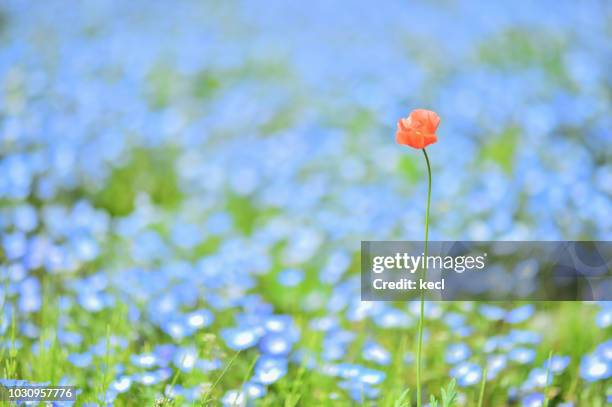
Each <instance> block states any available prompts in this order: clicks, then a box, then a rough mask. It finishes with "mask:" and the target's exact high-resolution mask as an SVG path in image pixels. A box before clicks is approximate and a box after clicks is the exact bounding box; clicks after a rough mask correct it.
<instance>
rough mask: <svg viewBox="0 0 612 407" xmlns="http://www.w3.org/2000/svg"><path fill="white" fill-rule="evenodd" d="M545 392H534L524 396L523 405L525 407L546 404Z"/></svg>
mask: <svg viewBox="0 0 612 407" xmlns="http://www.w3.org/2000/svg"><path fill="white" fill-rule="evenodd" d="M544 399H545V397H544V394H542V393H533V394H530V395H528V396H525V397H523V400H522V402H521V405H522V406H523V407H542V406H544Z"/></svg>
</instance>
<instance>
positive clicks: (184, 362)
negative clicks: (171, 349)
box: [173, 348, 198, 372]
mask: <svg viewBox="0 0 612 407" xmlns="http://www.w3.org/2000/svg"><path fill="white" fill-rule="evenodd" d="M173 362H174V366H176V367H178V368H179V369H181V370H182V371H183V372H190V371H191V370H192V369H193V368H194V367H195V366H196V363H197V362H198V352H197V351H196V349H195V348H186V349H179V350H178V351H177V352H176V354H175V355H174V358H173Z"/></svg>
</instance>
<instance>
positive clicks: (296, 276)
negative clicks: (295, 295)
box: [278, 269, 304, 287]
mask: <svg viewBox="0 0 612 407" xmlns="http://www.w3.org/2000/svg"><path fill="white" fill-rule="evenodd" d="M303 280H304V272H303V271H302V270H296V269H287V270H283V271H281V272H280V273H278V282H279V283H280V284H282V285H284V286H285V287H295V286H296V285H298V284H300V283H301V282H302V281H303Z"/></svg>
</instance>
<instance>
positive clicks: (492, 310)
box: [478, 304, 506, 321]
mask: <svg viewBox="0 0 612 407" xmlns="http://www.w3.org/2000/svg"><path fill="white" fill-rule="evenodd" d="M478 311H479V312H480V314H481V315H482V316H483V317H485V318H486V319H488V320H490V321H499V320H501V319H503V318H504V316H505V315H506V311H505V310H504V309H503V308H500V307H496V306H494V305H486V304H485V305H481V306H480V308H479V309H478Z"/></svg>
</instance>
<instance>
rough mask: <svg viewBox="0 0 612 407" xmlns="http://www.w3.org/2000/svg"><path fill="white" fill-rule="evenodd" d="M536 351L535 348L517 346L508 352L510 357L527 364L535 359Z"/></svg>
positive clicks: (514, 360)
mask: <svg viewBox="0 0 612 407" xmlns="http://www.w3.org/2000/svg"><path fill="white" fill-rule="evenodd" d="M535 356H536V352H535V351H534V350H533V349H527V348H516V349H512V350H511V351H510V353H508V359H510V360H512V361H513V362H517V363H520V364H527V363H530V362H532V361H533V360H534V359H535Z"/></svg>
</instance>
